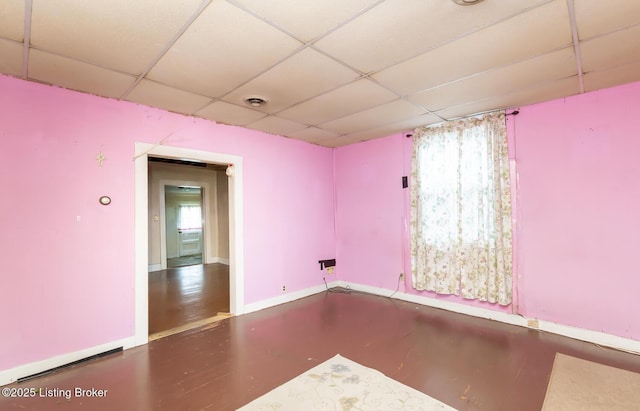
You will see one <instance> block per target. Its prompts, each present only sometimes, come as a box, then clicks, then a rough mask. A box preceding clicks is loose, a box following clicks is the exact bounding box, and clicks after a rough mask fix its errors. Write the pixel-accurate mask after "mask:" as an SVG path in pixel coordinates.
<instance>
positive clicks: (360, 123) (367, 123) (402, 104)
mask: <svg viewBox="0 0 640 411" xmlns="http://www.w3.org/2000/svg"><path fill="white" fill-rule="evenodd" d="M419 114H422V110H420V109H419V108H417V107H416V106H414V105H413V104H411V103H408V102H406V101H404V100H396V101H393V102H391V103H386V104H383V105H380V106H377V107H374V108H371V109H368V110H365V111H361V112H359V113H356V114H352V115H350V116H346V117H343V118H340V119H338V120H333V121H329V122H327V123H323V124H321V125H320V127H321V128H324V129H326V130H330V131H334V132H336V133H338V134H350V133H355V132H358V131H360V130H363V128H364V129H366V128H368V129H372V128H375V127H378V126H382V125H384V124H389V123H394V122H398V121H401V120H405V119H407V118H410V117H413V116H416V115H419Z"/></svg>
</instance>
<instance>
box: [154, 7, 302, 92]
mask: <svg viewBox="0 0 640 411" xmlns="http://www.w3.org/2000/svg"><path fill="white" fill-rule="evenodd" d="M300 46H301V43H300V42H298V41H296V40H294V39H293V38H291V37H290V36H288V35H286V34H284V33H282V32H281V31H279V30H277V29H275V28H273V27H271V26H270V25H268V24H267V23H265V22H263V21H261V20H259V19H257V18H256V17H254V16H252V15H250V14H249V13H247V12H244V11H242V10H240V9H239V8H237V7H236V6H233V5H231V4H229V3H227V2H224V1H215V2H213V3H211V4H210V5H209V7H207V9H206V10H205V11H204V12H203V13H202V15H201V16H200V17H199V18H198V19H197V20H196V21H195V22H194V23H193V25H191V27H190V28H189V29H188V30H187V31H186V32H185V33H184V35H183V36H182V37H181V38H180V39H179V40H178V41H177V42H176V44H175V45H174V46H173V47H172V48H171V50H169V52H167V54H165V56H164V57H163V58H162V59H161V60H160V61H159V62H158V64H157V65H156V66H155V67H154V68H153V69H152V70H151V71H150V72H149V75H148V77H149V78H150V79H152V80H156V81H158V82H160V83H163V84H168V85H171V86H174V87H177V88H181V89H184V90H188V91H191V92H194V93H199V94H205V95H208V96H211V97H220V96H222V95H224V94H225V93H227V92H228V91H229V90H232V89H233V88H235V87H237V86H238V85H240V84H242V83H244V82H246V81H248V80H249V79H251V78H252V77H254V76H256V75H258V74H259V73H261V72H263V71H265V70H267V69H268V68H269V67H271V66H273V65H274V64H276V63H277V62H279V61H280V60H282V59H283V58H285V57H286V56H288V55H290V54H291V53H293V52H294V51H295V50H296V49H297V48H299V47H300Z"/></svg>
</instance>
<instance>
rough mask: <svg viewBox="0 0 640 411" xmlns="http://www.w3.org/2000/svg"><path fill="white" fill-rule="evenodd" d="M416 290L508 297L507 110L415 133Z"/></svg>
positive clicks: (501, 299)
mask: <svg viewBox="0 0 640 411" xmlns="http://www.w3.org/2000/svg"><path fill="white" fill-rule="evenodd" d="M411 229H412V232H411V253H412V277H413V282H414V287H415V288H416V289H419V290H429V291H434V292H437V293H441V294H455V295H462V297H463V298H470V299H479V300H482V301H490V302H499V303H500V304H509V303H510V302H511V253H512V252H511V200H510V185H509V159H508V153H507V140H506V128H505V125H504V113H494V114H490V115H486V116H483V117H482V118H474V119H465V120H460V121H454V122H450V123H446V124H444V125H442V126H439V127H434V128H421V129H418V130H416V132H415V133H414V147H413V156H412V184H411Z"/></svg>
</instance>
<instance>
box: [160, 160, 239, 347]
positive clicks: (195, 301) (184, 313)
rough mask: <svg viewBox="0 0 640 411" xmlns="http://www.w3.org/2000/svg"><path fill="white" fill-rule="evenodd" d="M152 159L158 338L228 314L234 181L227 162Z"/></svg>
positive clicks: (208, 322)
mask: <svg viewBox="0 0 640 411" xmlns="http://www.w3.org/2000/svg"><path fill="white" fill-rule="evenodd" d="M148 160H149V171H148V174H149V213H150V215H152V216H153V218H152V223H151V225H150V226H149V262H150V265H149V268H150V269H149V271H150V272H149V339H150V340H153V339H156V338H161V337H164V336H167V335H171V334H175V333H178V332H182V331H185V330H188V329H192V328H196V327H200V326H202V325H208V324H210V323H212V322H215V321H218V320H219V319H221V318H226V317H228V316H229V311H230V310H229V195H228V186H229V184H228V176H227V174H226V169H227V166H223V165H219V164H208V163H203V162H194V161H190V160H184V159H183V160H179V161H178V160H174V159H166V158H162V157H149V159H148ZM158 244H159V247H158Z"/></svg>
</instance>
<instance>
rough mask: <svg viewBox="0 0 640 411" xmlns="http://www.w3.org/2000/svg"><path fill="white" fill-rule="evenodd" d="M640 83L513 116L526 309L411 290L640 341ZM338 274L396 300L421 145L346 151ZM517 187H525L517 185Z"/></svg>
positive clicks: (384, 143)
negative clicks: (414, 161)
mask: <svg viewBox="0 0 640 411" xmlns="http://www.w3.org/2000/svg"><path fill="white" fill-rule="evenodd" d="M638 110H640V83H635V84H630V85H626V86H622V87H617V88H613V89H608V90H603V91H598V92H594V93H588V94H584V95H580V96H575V97H572V98H567V99H562V100H555V101H551V102H547V103H542V104H538V105H533V106H528V107H522V108H520V114H519V115H518V116H517V117H509V118H508V122H507V130H508V134H509V144H510V157H511V158H512V159H513V158H515V163H516V167H517V171H518V172H519V176H520V178H519V186H518V189H517V190H516V187H515V181H512V185H513V186H514V187H513V192H514V193H515V194H516V196H515V197H514V201H515V200H516V199H517V202H516V206H515V207H514V218H516V219H517V220H518V221H517V223H518V224H517V225H516V227H517V228H516V232H515V233H514V250H515V251H514V267H515V273H516V277H515V278H514V286H515V287H516V289H515V290H514V307H515V308H512V306H508V307H501V306H499V305H493V304H487V303H479V302H473V301H467V300H463V299H461V298H458V297H455V296H438V295H435V294H432V293H425V292H417V291H416V290H414V289H413V288H412V287H411V280H410V277H409V276H408V275H407V276H406V280H405V284H403V285H402V286H401V290H402V289H406V292H408V293H412V294H417V295H422V296H425V297H430V298H437V299H443V300H447V301H452V302H458V303H462V304H467V305H473V306H479V307H483V308H489V309H493V310H499V311H505V312H511V311H512V310H514V311H518V310H519V312H520V313H521V314H523V315H525V316H527V317H532V318H540V319H544V320H548V321H551V322H555V323H560V324H565V325H571V326H576V327H581V328H585V329H590V330H595V331H603V332H606V333H610V334H614V335H618V336H622V337H627V338H633V339H637V340H640V321H638V319H637V315H636V314H637V312H639V311H640V298H639V296H640V275H638V274H639V273H640V260H638V259H637V258H635V256H636V255H637V254H638V250H640V234H639V233H640V231H639V230H640V212H638V210H640V161H638V158H637V157H638V153H640V138H638V136H640V120H638V116H637V112H638ZM335 156H336V165H335V167H336V181H337V182H336V199H337V214H336V221H337V229H338V230H337V239H336V244H337V251H336V254H337V256H338V273H339V276H340V279H342V280H345V281H347V282H354V283H360V284H366V285H371V286H375V287H381V288H386V289H388V290H390V293H391V291H393V290H394V289H395V288H396V284H397V283H396V282H397V278H398V277H397V276H398V273H399V272H401V271H404V272H406V273H409V272H410V271H409V259H408V250H409V240H408V235H407V233H406V232H405V231H404V229H403V222H404V221H405V220H406V221H408V220H409V217H408V216H409V209H408V195H409V193H408V190H404V191H403V190H402V189H401V188H400V178H401V176H402V175H408V173H409V169H410V156H411V139H407V138H404V137H402V136H401V135H394V136H390V137H387V138H383V139H379V140H374V141H368V142H364V143H359V144H354V145H351V146H346V147H341V148H338V149H337V150H336V155H335ZM514 180H515V179H514Z"/></svg>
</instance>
